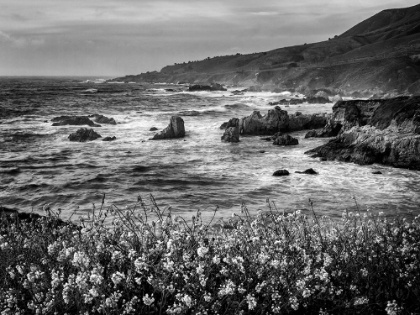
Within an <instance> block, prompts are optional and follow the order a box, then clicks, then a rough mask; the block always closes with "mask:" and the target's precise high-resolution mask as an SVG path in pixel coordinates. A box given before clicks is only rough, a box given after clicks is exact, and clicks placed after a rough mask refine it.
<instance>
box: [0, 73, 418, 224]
mask: <svg viewBox="0 0 420 315" xmlns="http://www.w3.org/2000/svg"><path fill="white" fill-rule="evenodd" d="M235 89H237V88H235ZM171 90H172V91H171ZM183 90H185V87H184V86H177V85H164V84H158V85H152V84H138V83H131V84H110V83H106V82H104V80H92V78H91V79H90V80H87V79H86V78H83V79H82V78H1V79H0V205H1V206H4V207H8V208H15V209H18V210H20V211H35V212H38V213H43V208H45V207H46V206H49V207H50V208H51V209H52V210H53V211H58V209H61V211H62V212H61V216H62V217H63V218H68V217H69V216H70V215H71V213H73V211H74V210H77V212H76V215H83V214H86V213H87V212H89V211H92V207H93V205H95V206H96V207H99V206H100V204H101V201H102V198H103V195H104V194H105V196H106V199H105V205H106V206H110V205H111V204H113V205H115V206H117V207H119V208H121V209H125V208H126V207H133V206H134V205H135V204H136V202H137V200H138V196H141V197H142V199H144V200H148V198H149V195H150V194H151V195H153V196H154V198H155V199H156V201H157V203H158V204H159V206H160V207H161V208H162V209H163V208H165V207H171V211H172V213H173V214H176V215H181V216H183V217H185V218H186V219H189V218H190V217H191V216H192V215H193V214H195V213H196V211H197V210H200V211H201V212H202V215H203V217H204V218H205V219H209V218H210V217H211V216H212V215H213V212H214V210H215V208H216V207H217V206H218V212H217V214H216V216H217V217H230V216H231V215H232V214H233V213H239V212H240V210H241V205H243V204H245V205H246V206H247V207H248V209H249V210H250V211H251V213H255V212H256V211H258V210H266V209H267V200H270V201H271V205H273V203H274V204H275V208H274V209H277V210H276V211H280V212H282V211H285V212H289V211H294V210H304V211H309V210H310V204H309V200H311V201H312V203H313V207H314V210H315V212H316V213H318V214H319V215H327V216H331V217H339V216H341V214H342V212H343V211H346V209H347V210H350V211H355V209H356V207H358V208H359V209H360V211H366V210H367V209H369V210H370V211H372V212H379V211H382V212H384V213H385V214H386V215H397V214H403V215H416V214H419V213H420V209H419V204H420V172H418V171H411V170H407V169H397V168H392V167H388V166H381V165H368V166H360V165H356V164H353V163H343V162H336V161H320V160H319V159H314V158H311V157H310V156H308V155H305V153H304V152H305V151H307V150H310V149H312V148H315V147H317V146H319V145H322V144H324V143H326V142H327V141H328V139H316V138H310V139H305V138H304V135H305V133H306V131H299V132H294V133H292V136H293V137H296V138H298V140H299V145H297V146H287V147H283V146H274V145H272V143H271V142H266V141H263V140H262V139H261V138H260V137H258V136H253V137H241V142H240V143H223V142H221V139H220V138H221V136H222V134H223V130H221V129H220V125H221V124H222V123H223V122H225V121H228V120H229V119H230V118H233V117H238V118H240V117H245V116H248V115H250V114H251V113H252V112H253V111H255V110H258V111H260V112H261V114H266V113H267V111H268V110H269V109H270V108H273V106H271V105H269V102H273V101H278V100H280V99H282V98H285V97H286V96H288V95H287V92H284V93H269V92H259V93H258V92H256V93H249V92H247V93H244V95H232V93H231V91H232V90H233V89H229V90H228V91H226V92H221V91H220V92H186V91H183ZM332 106H333V104H324V105H321V104H301V105H290V106H289V107H285V106H281V107H282V109H284V110H287V111H288V112H289V114H293V113H295V112H296V111H299V112H302V113H303V114H308V113H309V114H312V113H331V111H332ZM89 114H102V115H105V116H107V117H112V118H114V119H115V120H116V121H117V125H106V124H102V127H97V128H94V129H95V131H96V132H98V133H99V134H100V135H102V137H106V136H116V138H117V140H116V141H112V142H103V141H101V139H98V140H95V141H90V142H84V143H79V142H70V141H69V140H68V135H69V134H70V133H73V132H75V131H76V130H77V129H79V128H81V127H87V126H59V127H55V126H52V122H51V119H52V118H54V117H57V116H61V115H89ZM173 115H179V116H181V117H182V118H183V119H184V121H185V129H186V137H185V138H183V139H172V140H159V141H152V140H150V138H151V137H152V136H153V135H154V134H155V133H156V131H150V128H151V127H156V128H158V129H159V130H162V129H163V128H165V127H166V126H167V125H168V123H169V119H170V117H171V116H173ZM308 168H313V169H314V170H316V171H317V172H318V175H306V174H297V173H295V171H304V170H305V169H308ZM279 169H287V170H288V171H289V172H290V175H289V176H284V177H273V176H272V174H273V172H274V171H276V170H279ZM373 170H379V171H381V172H382V174H379V175H374V174H372V171H373Z"/></svg>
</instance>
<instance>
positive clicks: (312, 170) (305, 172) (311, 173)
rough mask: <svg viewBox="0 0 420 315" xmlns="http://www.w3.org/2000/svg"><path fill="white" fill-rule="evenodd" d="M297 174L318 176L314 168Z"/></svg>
mask: <svg viewBox="0 0 420 315" xmlns="http://www.w3.org/2000/svg"><path fill="white" fill-rule="evenodd" d="M295 173H298V174H309V175H317V174H318V172H317V171H315V170H314V169H313V168H308V169H307V170H304V171H303V172H301V171H296V172H295Z"/></svg>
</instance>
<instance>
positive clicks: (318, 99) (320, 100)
mask: <svg viewBox="0 0 420 315" xmlns="http://www.w3.org/2000/svg"><path fill="white" fill-rule="evenodd" d="M305 101H306V102H307V103H308V104H327V103H331V102H330V99H329V98H328V97H327V98H325V97H322V96H310V97H307V98H305Z"/></svg>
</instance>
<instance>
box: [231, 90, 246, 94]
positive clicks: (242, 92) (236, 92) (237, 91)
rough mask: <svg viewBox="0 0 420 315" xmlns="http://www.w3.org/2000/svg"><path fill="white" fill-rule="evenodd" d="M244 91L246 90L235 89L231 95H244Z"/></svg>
mask: <svg viewBox="0 0 420 315" xmlns="http://www.w3.org/2000/svg"><path fill="white" fill-rule="evenodd" d="M244 91H246V90H242V91H239V90H235V91H232V92H231V93H232V95H244V94H245V93H244Z"/></svg>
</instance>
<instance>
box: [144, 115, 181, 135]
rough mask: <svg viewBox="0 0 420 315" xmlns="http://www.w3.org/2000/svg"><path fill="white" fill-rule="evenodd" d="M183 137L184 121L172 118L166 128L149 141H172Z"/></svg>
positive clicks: (177, 117) (176, 117)
mask: <svg viewBox="0 0 420 315" xmlns="http://www.w3.org/2000/svg"><path fill="white" fill-rule="evenodd" d="M182 137H185V127H184V120H183V119H182V118H181V117H179V116H172V117H171V120H170V121H169V125H168V127H166V128H165V129H163V130H162V131H161V132H159V133H157V134H155V135H154V137H153V138H152V139H151V140H162V139H173V138H182Z"/></svg>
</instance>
